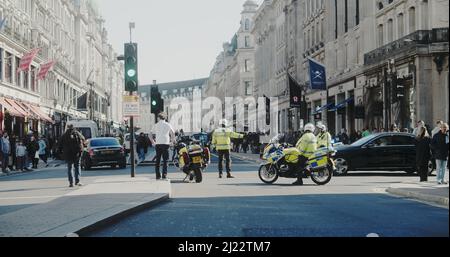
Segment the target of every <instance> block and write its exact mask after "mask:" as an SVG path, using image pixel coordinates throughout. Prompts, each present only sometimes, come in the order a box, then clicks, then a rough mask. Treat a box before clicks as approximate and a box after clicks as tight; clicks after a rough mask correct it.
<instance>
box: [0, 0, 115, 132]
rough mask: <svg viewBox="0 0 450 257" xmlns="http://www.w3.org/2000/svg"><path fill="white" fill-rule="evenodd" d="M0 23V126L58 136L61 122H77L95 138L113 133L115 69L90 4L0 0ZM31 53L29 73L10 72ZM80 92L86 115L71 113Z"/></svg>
mask: <svg viewBox="0 0 450 257" xmlns="http://www.w3.org/2000/svg"><path fill="white" fill-rule="evenodd" d="M0 20H5V23H4V24H5V25H4V27H3V28H2V29H1V30H0V67H1V68H0V71H1V72H0V97H1V99H3V100H2V102H1V103H0V106H1V109H0V112H2V116H3V119H2V120H1V121H0V123H1V129H3V130H6V131H8V132H10V133H15V134H16V135H18V136H24V135H25V134H27V133H28V132H30V131H36V132H39V133H41V134H45V135H47V136H48V137H52V138H58V137H59V136H61V134H62V133H63V131H64V128H65V124H66V122H67V121H68V120H71V119H85V118H89V119H92V120H95V121H96V122H97V123H98V125H99V128H100V131H101V133H103V134H106V133H112V130H113V128H114V127H116V128H119V124H120V123H121V122H123V119H122V110H121V108H118V107H119V106H121V105H122V104H121V101H122V100H121V99H122V97H121V96H122V92H123V89H122V88H123V67H122V65H121V64H120V63H119V62H118V61H117V60H116V54H115V53H114V51H113V50H112V47H111V45H110V44H108V41H107V33H106V29H105V28H104V26H103V21H102V20H101V17H100V15H99V12H98V10H97V8H96V6H95V2H94V1H87V0H71V1H62V0H47V1H40V0H39V1H38V0H17V1H16V0H15V1H10V0H1V1H0ZM36 48H39V49H40V51H39V53H38V55H37V56H36V58H34V60H33V62H32V64H31V67H30V71H29V72H24V71H21V72H19V73H18V72H17V68H18V65H19V63H20V59H21V58H22V57H23V56H24V55H25V54H27V53H28V52H30V51H31V50H32V49H36ZM52 60H54V61H55V62H56V63H55V65H54V66H53V68H52V70H51V71H50V72H49V74H48V75H47V77H46V78H45V79H44V80H39V81H38V80H37V79H36V75H37V73H38V70H39V67H40V65H42V64H44V63H46V62H48V61H52ZM89 67H95V68H93V69H90V70H89ZM86 92H87V93H90V94H89V95H90V97H88V99H89V100H90V101H89V103H88V104H87V106H88V108H87V111H83V110H79V108H78V106H77V104H78V101H77V100H78V98H79V97H80V96H82V95H83V94H85V93H86ZM29 105H30V107H31V108H26V107H27V106H29ZM36 107H38V108H37V109H35V108H36Z"/></svg>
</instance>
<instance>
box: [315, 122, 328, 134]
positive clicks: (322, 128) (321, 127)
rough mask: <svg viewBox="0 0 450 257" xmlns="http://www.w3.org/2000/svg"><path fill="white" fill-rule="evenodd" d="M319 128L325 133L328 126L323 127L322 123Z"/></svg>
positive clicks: (318, 125)
mask: <svg viewBox="0 0 450 257" xmlns="http://www.w3.org/2000/svg"><path fill="white" fill-rule="evenodd" d="M317 128H318V129H320V130H321V131H324V132H325V131H327V126H325V125H323V124H322V123H320V124H317Z"/></svg>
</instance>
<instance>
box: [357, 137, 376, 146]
mask: <svg viewBox="0 0 450 257" xmlns="http://www.w3.org/2000/svg"><path fill="white" fill-rule="evenodd" d="M375 137H377V135H370V136H367V137H363V138H361V139H360V140H358V141H356V142H354V143H353V144H352V146H362V145H364V144H366V143H368V142H370V141H371V140H373V139H374V138H375Z"/></svg>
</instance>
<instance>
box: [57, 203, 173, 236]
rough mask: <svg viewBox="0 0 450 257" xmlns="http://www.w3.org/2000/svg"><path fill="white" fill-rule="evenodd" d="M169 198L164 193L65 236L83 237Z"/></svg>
mask: <svg viewBox="0 0 450 257" xmlns="http://www.w3.org/2000/svg"><path fill="white" fill-rule="evenodd" d="M169 199H170V197H169V194H164V195H163V196H162V197H160V198H157V199H154V200H152V201H149V202H146V203H143V204H141V205H137V206H135V207H133V208H130V209H127V210H124V211H122V212H119V213H116V214H114V215H112V216H109V217H107V218H105V219H102V220H100V221H97V222H95V223H93V224H91V225H87V226H85V227H83V228H81V229H79V230H77V231H74V232H72V233H69V234H67V235H65V236H64V237H83V236H86V235H88V234H90V233H92V232H95V231H97V230H100V229H102V228H104V227H106V226H108V225H111V224H113V223H115V222H118V221H120V220H121V219H124V218H127V217H128V216H131V215H133V214H135V213H138V212H140V211H143V210H146V209H149V208H153V207H156V206H157V205H159V204H161V203H163V202H165V201H167V200H169Z"/></svg>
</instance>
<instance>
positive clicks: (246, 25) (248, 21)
mask: <svg viewBox="0 0 450 257" xmlns="http://www.w3.org/2000/svg"><path fill="white" fill-rule="evenodd" d="M244 29H245V30H250V20H249V19H246V20H245V23H244Z"/></svg>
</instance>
